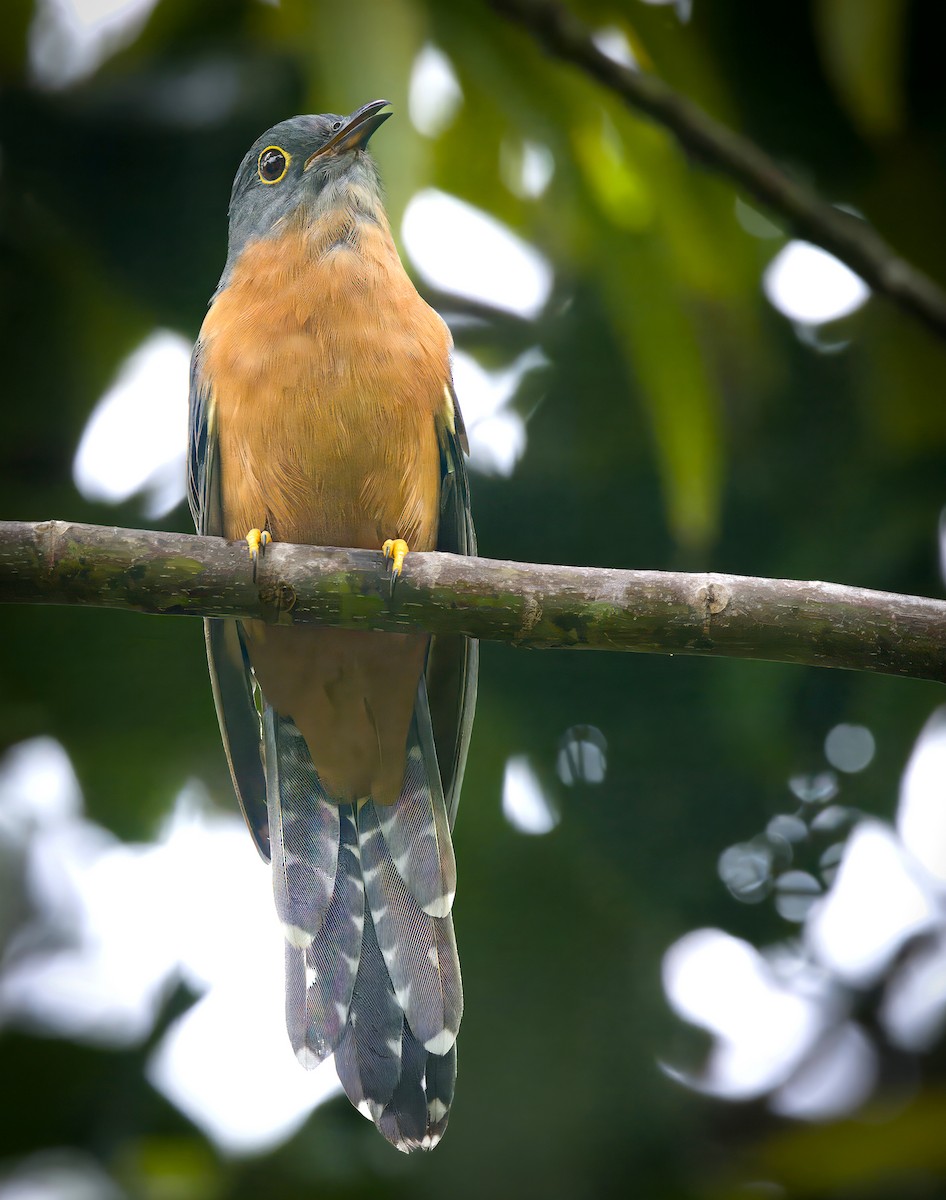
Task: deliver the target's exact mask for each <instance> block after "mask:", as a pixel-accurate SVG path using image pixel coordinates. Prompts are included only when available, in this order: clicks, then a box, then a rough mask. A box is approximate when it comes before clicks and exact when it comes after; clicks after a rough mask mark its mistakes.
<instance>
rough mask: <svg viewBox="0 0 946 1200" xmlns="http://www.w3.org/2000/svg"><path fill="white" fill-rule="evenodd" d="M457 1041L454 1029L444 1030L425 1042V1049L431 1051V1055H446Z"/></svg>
mask: <svg viewBox="0 0 946 1200" xmlns="http://www.w3.org/2000/svg"><path fill="white" fill-rule="evenodd" d="M456 1040H457V1035H456V1034H455V1033H454V1032H453V1030H452V1029H444V1030H443V1031H442V1032H441V1033H437V1034H435V1035H434V1036H433V1037H432V1038H430V1040H429V1041H426V1042H424V1049H425V1050H429V1051H430V1053H431V1054H446V1053H447V1051H448V1050H449V1049H450V1047H451V1046H452V1045H453V1043H454V1042H455V1041H456Z"/></svg>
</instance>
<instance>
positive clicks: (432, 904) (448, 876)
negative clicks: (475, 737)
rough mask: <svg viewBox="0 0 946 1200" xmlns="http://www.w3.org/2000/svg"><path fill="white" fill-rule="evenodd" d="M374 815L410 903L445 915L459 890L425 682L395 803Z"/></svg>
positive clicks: (422, 684) (433, 913)
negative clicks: (404, 885) (410, 896)
mask: <svg viewBox="0 0 946 1200" xmlns="http://www.w3.org/2000/svg"><path fill="white" fill-rule="evenodd" d="M376 813H377V817H378V824H379V825H380V826H381V832H382V833H383V834H384V840H385V842H387V846H388V850H389V851H390V853H391V858H392V860H393V862H394V865H395V867H396V868H397V872H398V874H399V875H400V877H401V879H402V880H403V881H404V883H405V884H406V885H407V887H408V889H409V890H410V892H411V894H412V895H413V897H414V899H415V900H416V901H417V903H418V904H419V905H420V907H421V908H422V909H423V910H424V912H426V913H429V914H430V915H431V916H433V917H445V916H446V915H447V914H448V913H449V912H450V910H451V908H452V907H453V898H454V896H455V895H456V891H457V863H456V859H455V857H454V854H453V841H452V840H451V837H450V823H449V821H448V819H447V806H446V803H445V801H444V795H443V783H442V782H441V779H440V770H439V767H438V765H437V752H436V750H435V748H434V743H433V733H432V730H431V724H430V713H429V710H428V707H427V688H426V685H425V683H424V680H423V679H422V680H421V681H420V686H419V688H418V692H417V709H416V711H415V713H414V720H413V721H412V723H411V731H410V737H409V739H408V749H407V764H406V767H405V771H404V783H403V785H402V787H401V795H400V798H399V799H398V801H397V803H396V804H390V805H378V806H377V808H376Z"/></svg>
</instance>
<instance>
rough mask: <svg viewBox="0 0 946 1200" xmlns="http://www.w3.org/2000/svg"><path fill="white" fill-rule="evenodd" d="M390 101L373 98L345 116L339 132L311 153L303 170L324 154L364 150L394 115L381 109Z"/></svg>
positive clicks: (307, 168) (306, 169)
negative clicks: (379, 128)
mask: <svg viewBox="0 0 946 1200" xmlns="http://www.w3.org/2000/svg"><path fill="white" fill-rule="evenodd" d="M388 103H389V101H387V100H371V101H370V102H369V103H368V104H364V105H362V107H361V108H357V109H355V111H354V112H353V113H352V114H351V116H350V117H346V118H345V120H344V122H343V123H342V127H341V129H340V130H339V131H338V133H336V134H335V135H334V136H333V137H330V138H329V140H328V141H327V142H326V143H325V145H324V146H321V147H320V148H319V149H318V150H316V151H315V153H314V154H310V155H309V157H308V158H307V159H306V160H305V162H304V163H303V166H302V169H303V171H308V170H309V168H310V167H311V166H312V165H313V163H314V162H315V160H316V159H317V158H321V157H322V155H324V154H341V153H342V152H343V151H345V150H364V148H365V146H367V145H368V138H370V137H371V135H372V134H373V133H374V131H375V130H376V129H377V128H378V126H379V125H383V124H384V122H385V121H386V120H387V119H388V117H390V116H391V115H392V114H391V113H389V112H382V111H381V109H382V108H387V106H388Z"/></svg>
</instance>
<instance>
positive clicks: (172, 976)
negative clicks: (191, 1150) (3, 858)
mask: <svg viewBox="0 0 946 1200" xmlns="http://www.w3.org/2000/svg"><path fill="white" fill-rule="evenodd" d="M63 762H65V764H66V766H67V767H68V769H67V770H63ZM57 779H58V785H57V786H58V788H59V794H58V796H54V795H52V793H53V791H54V790H55V788H54V786H53V785H54V783H55V781H56V780H57ZM34 783H35V784H36V787H35V789H34V787H33V784H34ZM76 794H77V785H76V783H75V777H74V775H73V774H72V771H71V767H69V766H68V758H67V757H66V756H65V752H64V751H63V750H62V747H61V746H59V745H58V743H55V742H53V741H52V740H51V739H36V740H35V741H33V742H27V743H23V744H21V745H20V746H17V747H14V749H13V751H11V752H10V753H8V754H7V755H6V756H5V758H4V760H3V762H2V764H0V832H2V831H3V830H4V829H5V828H6V827H7V826H8V825H9V824H10V823H11V821H12V818H13V817H14V816H16V818H17V819H19V820H24V819H25V820H26V821H27V822H28V823H31V825H32V834H31V836H30V837H29V838H28V840H26V841H25V852H26V855H27V857H26V877H27V885H28V888H29V891H30V897H31V902H32V905H33V908H34V911H35V912H36V919H35V920H34V921H33V922H32V923H28V924H27V925H26V926H25V927H23V928H22V929H21V930H20V931H19V932H18V933H17V935H16V936H15V938H14V940H13V943H12V944H11V947H10V953H9V955H8V957H7V959H6V961H5V962H4V963H3V964H0V968H2V969H0V1026H2V1025H16V1026H18V1027H25V1028H30V1029H32V1030H34V1031H36V1032H38V1033H45V1034H48V1035H49V1036H56V1037H68V1038H72V1039H74V1040H76V1041H80V1042H81V1041H85V1042H91V1043H92V1044H96V1045H117V1046H128V1045H137V1044H140V1043H141V1042H142V1041H143V1040H144V1039H145V1038H146V1037H147V1036H148V1035H149V1034H150V1033H151V1031H152V1029H153V1027H154V1021H155V1018H156V1016H157V1013H158V1010H159V1007H160V1005H161V1003H162V1001H163V1000H164V998H165V997H166V996H167V994H168V992H169V991H170V989H171V988H172V987H173V986H174V983H175V981H176V980H177V979H183V980H184V981H185V982H186V983H187V985H188V986H189V987H190V988H191V989H193V990H194V991H196V992H198V993H201V992H202V993H204V996H203V999H202V1000H201V1001H200V1002H199V1003H198V1004H196V1005H195V1006H194V1007H193V1008H191V1009H189V1010H188V1011H187V1012H186V1013H184V1014H183V1015H182V1016H181V1017H180V1018H179V1019H178V1020H177V1021H176V1022H175V1023H174V1025H173V1026H172V1027H171V1029H170V1030H169V1031H168V1033H167V1035H166V1036H165V1038H164V1039H163V1040H162V1042H161V1043H160V1044H159V1046H158V1047H157V1048H156V1050H155V1052H154V1054H153V1055H152V1058H151V1061H150V1063H149V1066H148V1076H149V1078H150V1079H151V1081H152V1083H153V1084H154V1085H155V1086H156V1087H157V1088H158V1089H159V1090H160V1091H162V1092H163V1093H164V1094H165V1095H166V1096H167V1097H168V1099H169V1100H171V1101H172V1103H175V1104H177V1105H178V1106H179V1107H180V1108H181V1109H182V1111H184V1112H185V1113H186V1114H187V1115H188V1116H189V1117H190V1118H191V1119H192V1120H193V1121H194V1122H195V1123H196V1124H198V1125H200V1126H201V1127H202V1128H203V1129H204V1130H205V1131H206V1132H207V1134H208V1135H209V1136H210V1137H211V1138H213V1139H214V1141H215V1142H216V1143H217V1145H218V1146H220V1148H221V1149H222V1150H224V1151H226V1152H227V1153H247V1154H252V1153H257V1152H260V1151H262V1150H264V1149H267V1148H269V1147H271V1146H273V1145H274V1144H276V1143H278V1142H279V1141H280V1140H282V1139H283V1138H284V1137H286V1136H288V1135H289V1134H290V1133H291V1132H292V1131H293V1130H294V1129H295V1128H297V1127H298V1126H299V1125H300V1124H301V1123H302V1122H303V1121H304V1120H305V1119H306V1117H307V1116H308V1114H309V1113H310V1112H311V1111H312V1109H313V1108H315V1106H316V1105H317V1104H319V1103H321V1101H323V1100H324V1099H326V1098H327V1097H328V1096H330V1095H334V1094H335V1093H337V1092H338V1091H339V1090H340V1089H339V1085H338V1081H337V1077H336V1075H335V1072H334V1070H333V1069H332V1067H331V1066H328V1068H327V1069H326V1068H321V1069H319V1070H318V1071H316V1072H307V1071H304V1070H303V1069H302V1068H301V1067H300V1066H299V1064H298V1062H297V1061H296V1059H295V1056H294V1054H293V1053H292V1048H291V1046H290V1043H289V1039H288V1036H287V1034H286V1029H285V1012H284V1002H283V974H284V969H285V967H284V956H283V939H282V934H281V931H280V929H279V923H278V921H277V918H276V913H275V907H274V905H273V897H272V884H271V876H270V872H269V870H268V869H267V868H266V867H265V866H264V864H263V863H262V862H260V860H259V857H258V855H257V854H256V852H255V850H254V849H253V846H252V842H251V840H250V837H249V835H248V833H247V831H246V828H245V826H244V824H243V821H242V820H241V819H240V818H238V817H237V816H236V815H234V814H230V813H221V812H217V811H215V810H214V809H212V808H211V807H210V805H209V804H208V802H207V798H206V795H205V794H204V792H203V789H202V788H201V787H200V786H199V785H197V784H190V785H188V786H187V787H185V788H184V789H183V790H182V792H181V794H180V796H179V797H178V801H177V804H176V806H175V809H174V812H173V814H172V816H171V817H170V818H169V820H168V821H167V823H166V826H165V828H164V829H163V830H162V832H161V834H160V836H159V838H158V840H157V841H156V842H154V843H148V844H141V845H126V844H124V843H122V842H119V841H118V840H117V839H116V838H115V837H114V836H113V835H111V834H110V833H108V832H107V831H106V830H104V829H102V828H101V827H100V826H98V825H95V824H94V823H92V822H91V821H88V820H86V819H84V818H83V817H82V815H81V808H80V806H79V803H78V802H77V800H76ZM31 803H33V804H34V805H35V808H34V810H33V811H32V812H31V811H30V805H31ZM53 932H54V933H55V935H56V936H55V938H52V939H51V938H50V933H53Z"/></svg>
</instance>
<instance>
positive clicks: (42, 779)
mask: <svg viewBox="0 0 946 1200" xmlns="http://www.w3.org/2000/svg"><path fill="white" fill-rule="evenodd" d="M81 810H82V793H81V792H80V790H79V781H78V779H76V773H75V771H74V770H73V769H72V762H71V761H70V759H69V755H68V754H67V753H66V752H65V750H64V749H63V748H62V746H61V745H60V744H59V742H57V741H56V739H55V738H51V737H37V738H30V739H29V740H28V741H25V742H18V743H17V744H16V745H15V746H11V747H10V749H9V750H8V751H7V752H6V754H4V756H3V758H2V759H0V834H7V833H8V834H9V835H10V836H11V838H13V837H15V838H16V839H17V840H20V839H21V838H22V836H23V835H24V834H25V833H27V832H29V831H30V830H31V829H32V828H33V827H34V826H37V825H50V826H52V825H55V824H57V823H58V822H60V821H64V820H66V819H67V818H69V817H73V816H77V815H78V814H79V813H80V812H81Z"/></svg>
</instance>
